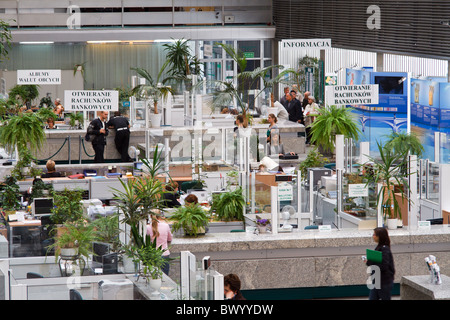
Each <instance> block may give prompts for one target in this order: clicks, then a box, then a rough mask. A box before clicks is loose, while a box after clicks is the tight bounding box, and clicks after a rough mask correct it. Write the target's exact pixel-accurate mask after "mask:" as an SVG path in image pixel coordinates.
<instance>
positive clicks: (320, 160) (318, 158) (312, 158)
mask: <svg viewBox="0 0 450 320" xmlns="http://www.w3.org/2000/svg"><path fill="white" fill-rule="evenodd" d="M327 161H328V159H327V158H325V157H324V156H323V155H322V154H321V153H320V152H319V150H318V148H317V147H313V148H312V149H311V150H310V151H309V152H308V154H307V156H306V158H305V160H304V161H302V162H301V163H300V165H299V166H298V169H299V170H300V173H301V177H302V179H303V180H306V179H307V178H308V177H307V175H308V168H316V167H323V165H324V164H325V163H326V162H327Z"/></svg>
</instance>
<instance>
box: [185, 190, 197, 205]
mask: <svg viewBox="0 0 450 320" xmlns="http://www.w3.org/2000/svg"><path fill="white" fill-rule="evenodd" d="M197 203H198V198H197V196H196V195H195V194H192V193H191V194H189V195H188V196H187V197H186V198H185V199H184V204H185V205H189V204H197Z"/></svg>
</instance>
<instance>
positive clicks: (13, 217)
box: [8, 211, 27, 222]
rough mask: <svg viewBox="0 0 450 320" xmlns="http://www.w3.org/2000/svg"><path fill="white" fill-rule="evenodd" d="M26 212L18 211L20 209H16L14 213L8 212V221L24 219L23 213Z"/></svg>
mask: <svg viewBox="0 0 450 320" xmlns="http://www.w3.org/2000/svg"><path fill="white" fill-rule="evenodd" d="M26 214H27V213H26V212H25V211H23V212H20V211H16V213H15V214H10V215H8V221H19V222H22V221H24V220H25V215H26Z"/></svg>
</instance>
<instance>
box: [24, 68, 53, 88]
mask: <svg viewBox="0 0 450 320" xmlns="http://www.w3.org/2000/svg"><path fill="white" fill-rule="evenodd" d="M17 84H20V85H23V84H36V85H45V84H49V85H54V84H61V70H17Z"/></svg>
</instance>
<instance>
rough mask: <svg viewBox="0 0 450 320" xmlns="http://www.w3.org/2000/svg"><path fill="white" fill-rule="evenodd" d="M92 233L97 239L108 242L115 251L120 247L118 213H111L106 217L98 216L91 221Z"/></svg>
mask: <svg viewBox="0 0 450 320" xmlns="http://www.w3.org/2000/svg"><path fill="white" fill-rule="evenodd" d="M91 223H92V226H93V228H94V235H95V238H96V240H97V241H100V242H105V243H109V244H111V246H112V251H114V252H117V251H118V250H119V248H120V247H121V241H120V239H119V235H120V233H121V230H120V228H119V214H117V213H116V214H113V215H110V216H106V217H98V218H96V219H95V220H93V221H92V222H91Z"/></svg>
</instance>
